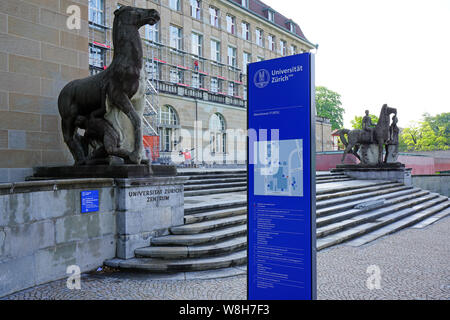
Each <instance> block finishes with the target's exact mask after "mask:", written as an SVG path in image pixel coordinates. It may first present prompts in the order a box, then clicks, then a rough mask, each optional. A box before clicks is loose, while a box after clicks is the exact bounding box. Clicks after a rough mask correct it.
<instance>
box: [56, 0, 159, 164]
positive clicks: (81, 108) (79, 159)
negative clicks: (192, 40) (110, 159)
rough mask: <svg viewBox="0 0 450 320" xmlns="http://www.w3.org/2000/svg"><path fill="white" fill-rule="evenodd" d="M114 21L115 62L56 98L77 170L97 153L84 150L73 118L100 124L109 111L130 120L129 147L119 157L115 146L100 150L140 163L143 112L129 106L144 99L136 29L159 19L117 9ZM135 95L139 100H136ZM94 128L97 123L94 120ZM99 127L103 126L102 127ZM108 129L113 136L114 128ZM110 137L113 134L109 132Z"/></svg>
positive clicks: (84, 142)
mask: <svg viewBox="0 0 450 320" xmlns="http://www.w3.org/2000/svg"><path fill="white" fill-rule="evenodd" d="M114 16H115V17H114V24H113V32H112V33H113V46H114V57H113V60H112V62H111V64H110V66H109V67H108V68H107V69H106V70H104V71H102V72H100V73H98V74H96V75H93V76H90V77H87V78H83V79H78V80H74V81H71V82H69V83H68V84H67V85H66V86H65V87H64V88H63V89H62V90H61V92H60V94H59V97H58V110H59V114H60V115H61V128H62V132H63V137H64V142H65V143H66V144H67V146H68V147H69V150H70V152H71V153H72V156H73V158H74V159H75V164H76V165H79V164H86V163H88V161H89V160H91V158H93V154H95V150H94V151H93V152H89V151H88V150H89V146H91V147H92V145H93V141H92V139H91V140H90V138H89V137H84V136H80V135H79V134H78V132H77V129H78V128H80V127H79V124H78V123H79V122H80V121H77V119H78V120H80V119H91V120H93V119H92V118H96V117H98V118H101V119H104V116H105V113H106V111H107V107H109V108H110V109H111V108H114V109H117V110H119V111H120V112H122V113H123V114H124V115H125V116H126V118H127V119H129V121H130V122H131V124H132V128H133V129H132V130H131V134H132V135H133V139H132V141H133V146H132V149H131V150H129V151H126V152H123V150H122V149H120V148H118V147H117V145H111V146H102V148H103V149H104V150H110V152H112V154H109V155H115V156H119V157H122V158H123V157H124V156H125V155H126V159H125V161H126V162H129V163H135V164H140V163H141V159H142V154H143V146H142V144H143V142H142V128H141V126H142V118H141V117H142V112H141V114H139V110H136V109H137V106H139V108H141V107H142V106H141V103H139V104H136V103H134V104H133V101H135V100H143V99H144V96H143V94H145V75H144V76H143V69H142V65H143V62H142V59H143V50H142V42H141V37H140V35H139V28H140V27H142V26H144V25H146V24H150V25H154V24H155V23H157V22H158V21H159V19H160V16H159V13H158V11H156V10H154V9H142V8H135V7H130V6H122V7H120V8H119V9H117V10H116V11H114ZM143 86H144V87H143ZM138 95H139V97H136V96H138ZM141 95H142V97H141ZM80 116H81V118H80ZM83 117H84V118H83ZM105 121H107V120H105ZM81 122H83V121H81ZM92 123H95V122H94V121H92ZM101 123H102V122H101ZM103 124H105V123H104V122H103ZM105 125H106V124H105ZM105 128H106V127H105ZM108 128H109V127H108ZM108 130H109V131H111V130H112V128H109V129H108ZM115 130H117V128H116V129H115ZM109 131H107V132H109ZM109 134H110V135H111V132H109ZM118 134H119V136H120V135H121V134H122V133H121V132H118ZM97 140H100V141H109V140H111V139H106V140H104V139H101V138H100V139H99V138H97ZM116 140H117V139H113V140H112V141H113V142H111V143H112V144H117V141H116ZM97 142H98V141H97Z"/></svg>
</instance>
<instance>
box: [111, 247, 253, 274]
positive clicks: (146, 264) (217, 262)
mask: <svg viewBox="0 0 450 320" xmlns="http://www.w3.org/2000/svg"><path fill="white" fill-rule="evenodd" d="M246 261H247V251H246V250H241V251H237V252H232V253H229V254H226V255H222V256H214V257H205V258H190V259H189V258H188V259H176V260H164V259H155V258H133V259H128V260H123V259H111V260H107V261H105V265H107V266H109V267H112V268H121V269H133V270H142V271H149V272H183V271H201V270H211V269H220V268H227V267H232V266H236V265H242V264H245V263H246Z"/></svg>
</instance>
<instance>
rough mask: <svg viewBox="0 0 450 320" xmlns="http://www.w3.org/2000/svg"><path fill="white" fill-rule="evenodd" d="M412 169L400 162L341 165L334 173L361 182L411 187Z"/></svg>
mask: <svg viewBox="0 0 450 320" xmlns="http://www.w3.org/2000/svg"><path fill="white" fill-rule="evenodd" d="M411 170H412V169H411V168H405V165H404V164H402V163H399V162H396V163H383V164H381V165H376V166H374V165H363V164H339V165H337V166H336V169H332V170H331V171H332V172H341V173H344V174H346V175H347V176H349V177H351V178H354V179H360V180H389V181H396V182H401V183H404V184H405V185H411V183H412V182H411Z"/></svg>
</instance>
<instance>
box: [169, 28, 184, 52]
mask: <svg viewBox="0 0 450 320" xmlns="http://www.w3.org/2000/svg"><path fill="white" fill-rule="evenodd" d="M170 46H171V47H172V48H175V49H178V50H183V29H181V28H178V27H175V26H170Z"/></svg>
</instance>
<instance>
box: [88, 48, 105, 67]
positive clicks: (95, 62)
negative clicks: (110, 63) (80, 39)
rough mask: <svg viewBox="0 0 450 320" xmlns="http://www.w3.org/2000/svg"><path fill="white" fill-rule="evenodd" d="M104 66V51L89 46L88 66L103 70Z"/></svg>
mask: <svg viewBox="0 0 450 320" xmlns="http://www.w3.org/2000/svg"><path fill="white" fill-rule="evenodd" d="M105 65H106V63H105V49H103V48H99V47H95V46H92V45H90V46H89V66H91V67H95V68H101V69H103V68H104V67H105Z"/></svg>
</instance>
